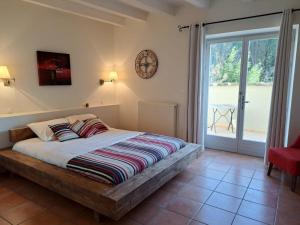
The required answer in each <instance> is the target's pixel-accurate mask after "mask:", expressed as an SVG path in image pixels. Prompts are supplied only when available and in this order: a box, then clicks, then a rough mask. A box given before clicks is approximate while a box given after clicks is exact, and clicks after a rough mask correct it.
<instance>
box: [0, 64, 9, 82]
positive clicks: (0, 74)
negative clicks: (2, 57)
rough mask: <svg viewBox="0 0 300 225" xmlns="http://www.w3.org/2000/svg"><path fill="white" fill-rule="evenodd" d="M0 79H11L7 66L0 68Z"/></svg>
mask: <svg viewBox="0 0 300 225" xmlns="http://www.w3.org/2000/svg"><path fill="white" fill-rule="evenodd" d="M0 79H10V74H9V72H8V69H7V66H0Z"/></svg>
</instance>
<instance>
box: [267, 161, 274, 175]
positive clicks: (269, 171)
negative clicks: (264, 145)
mask: <svg viewBox="0 0 300 225" xmlns="http://www.w3.org/2000/svg"><path fill="white" fill-rule="evenodd" d="M272 169H273V163H270V164H269V169H268V176H270V175H271V172H272Z"/></svg>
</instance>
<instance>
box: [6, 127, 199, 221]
mask: <svg viewBox="0 0 300 225" xmlns="http://www.w3.org/2000/svg"><path fill="white" fill-rule="evenodd" d="M31 137H33V134H32V132H30V131H29V130H28V128H22V129H17V130H11V131H10V138H11V141H12V142H16V141H20V140H24V139H28V138H31ZM200 149H201V148H200V147H199V145H196V144H188V145H187V146H186V147H184V148H183V149H181V150H180V151H178V152H176V153H174V154H172V155H170V156H168V157H167V158H166V159H164V160H162V161H160V162H158V163H156V164H155V165H154V166H152V167H149V168H147V169H145V170H144V171H143V172H142V173H140V174H138V175H135V176H134V177H132V178H130V179H129V180H127V181H125V182H123V183H121V184H119V185H117V186H111V185H107V184H103V183H100V182H96V181H93V180H91V179H89V178H86V177H84V176H82V175H80V174H77V173H75V172H72V171H69V170H66V169H63V168H59V167H57V166H53V165H51V164H48V163H45V162H43V161H40V160H38V159H35V158H32V157H29V156H26V155H24V154H21V153H18V152H15V151H12V150H11V149H7V150H2V151H0V167H3V168H4V169H7V170H9V171H11V172H13V173H16V174H18V175H20V176H22V177H24V178H26V179H29V180H31V181H33V182H35V183H37V184H40V185H41V186H43V187H45V188H47V189H50V190H52V191H54V192H56V193H59V194H61V195H63V196H65V197H67V198H69V199H71V200H73V201H76V202H78V203H80V204H82V205H84V206H86V207H88V208H90V209H92V210H94V211H95V212H96V213H98V214H100V215H103V216H106V217H109V218H111V219H113V220H118V219H120V218H121V217H122V216H124V215H125V214H126V213H128V212H129V211H130V210H131V209H133V208H134V207H136V206H137V205H138V204H139V203H141V202H142V201H143V200H144V199H145V198H147V197H148V196H149V195H151V194H152V193H153V192H155V191H156V190H157V189H159V188H160V187H161V186H163V185H164V184H165V183H167V182H168V181H169V180H171V179H172V178H173V177H174V176H176V175H177V174H178V173H180V172H181V171H182V170H183V169H184V168H185V167H186V166H187V165H189V164H190V163H191V161H193V160H194V159H196V158H197V157H198V156H199V154H201V150H200Z"/></svg>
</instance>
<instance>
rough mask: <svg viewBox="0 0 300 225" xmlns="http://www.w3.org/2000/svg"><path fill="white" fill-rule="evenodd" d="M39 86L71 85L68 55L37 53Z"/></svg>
mask: <svg viewBox="0 0 300 225" xmlns="http://www.w3.org/2000/svg"><path fill="white" fill-rule="evenodd" d="M37 63H38V74H39V84H40V86H48V85H72V80H71V65H70V55H69V54H65V53H54V52H43V51H37Z"/></svg>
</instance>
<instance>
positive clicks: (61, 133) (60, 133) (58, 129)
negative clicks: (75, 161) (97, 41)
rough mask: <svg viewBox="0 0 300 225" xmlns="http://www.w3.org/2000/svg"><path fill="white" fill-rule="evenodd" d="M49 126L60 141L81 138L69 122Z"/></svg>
mask: <svg viewBox="0 0 300 225" xmlns="http://www.w3.org/2000/svg"><path fill="white" fill-rule="evenodd" d="M49 127H50V129H51V130H52V131H53V133H54V135H55V136H56V137H57V138H58V140H59V141H60V142H63V141H68V140H72V139H76V138H79V136H78V135H77V134H76V133H75V132H74V131H72V130H71V129H70V124H69V123H60V124H55V125H49Z"/></svg>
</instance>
